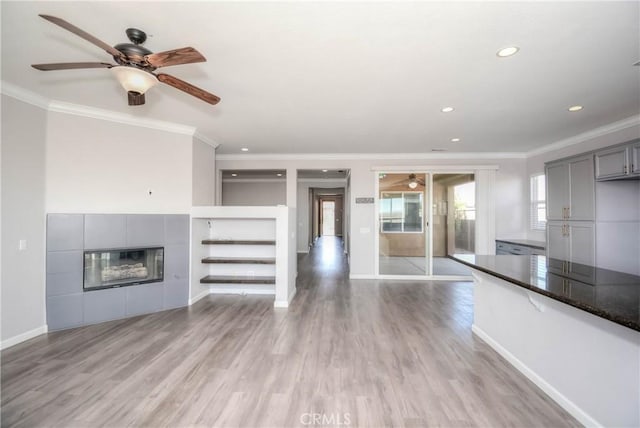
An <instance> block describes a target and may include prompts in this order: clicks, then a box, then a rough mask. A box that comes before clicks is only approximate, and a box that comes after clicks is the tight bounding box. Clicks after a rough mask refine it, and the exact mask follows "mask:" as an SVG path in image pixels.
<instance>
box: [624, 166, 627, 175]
mask: <svg viewBox="0 0 640 428" xmlns="http://www.w3.org/2000/svg"><path fill="white" fill-rule="evenodd" d="M624 173H625V174H626V173H627V166H626V165H625V166H624Z"/></svg>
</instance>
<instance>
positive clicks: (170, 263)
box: [164, 245, 189, 280]
mask: <svg viewBox="0 0 640 428" xmlns="http://www.w3.org/2000/svg"><path fill="white" fill-rule="evenodd" d="M164 255H165V259H164V260H165V261H164V278H165V280H167V279H172V280H176V279H182V280H187V279H188V277H189V246H188V245H165V247H164Z"/></svg>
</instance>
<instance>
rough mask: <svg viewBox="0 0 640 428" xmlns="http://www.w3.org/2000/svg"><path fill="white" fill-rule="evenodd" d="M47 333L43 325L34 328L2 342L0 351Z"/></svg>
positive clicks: (46, 328) (47, 328)
mask: <svg viewBox="0 0 640 428" xmlns="http://www.w3.org/2000/svg"><path fill="white" fill-rule="evenodd" d="M48 331H49V327H48V326H47V325H46V324H45V325H43V326H40V327H38V328H34V329H33V330H29V331H26V332H24V333H22V334H19V335H17V336H13V337H10V338H9V339H6V340H3V341H2V342H1V343H0V349H7V348H10V347H12V346H14V345H17V344H18V343H22V342H25V341H27V340H29V339H33V338H34V337H37V336H40V335H41V334H45V333H47V332H48Z"/></svg>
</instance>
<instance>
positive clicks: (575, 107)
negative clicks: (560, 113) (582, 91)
mask: <svg viewBox="0 0 640 428" xmlns="http://www.w3.org/2000/svg"><path fill="white" fill-rule="evenodd" d="M583 108H584V107H582V106H571V107H569V108H568V109H567V110H569V111H570V112H576V111H580V110H582V109H583Z"/></svg>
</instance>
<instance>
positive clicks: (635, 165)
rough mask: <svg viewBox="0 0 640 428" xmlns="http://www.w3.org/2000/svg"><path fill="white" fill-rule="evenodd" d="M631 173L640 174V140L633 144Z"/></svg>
mask: <svg viewBox="0 0 640 428" xmlns="http://www.w3.org/2000/svg"><path fill="white" fill-rule="evenodd" d="M631 174H633V175H635V176H640V141H638V142H636V143H633V144H631Z"/></svg>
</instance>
